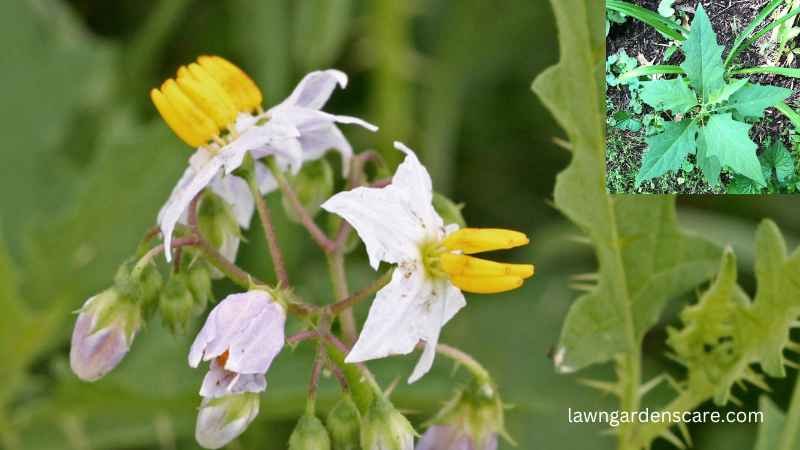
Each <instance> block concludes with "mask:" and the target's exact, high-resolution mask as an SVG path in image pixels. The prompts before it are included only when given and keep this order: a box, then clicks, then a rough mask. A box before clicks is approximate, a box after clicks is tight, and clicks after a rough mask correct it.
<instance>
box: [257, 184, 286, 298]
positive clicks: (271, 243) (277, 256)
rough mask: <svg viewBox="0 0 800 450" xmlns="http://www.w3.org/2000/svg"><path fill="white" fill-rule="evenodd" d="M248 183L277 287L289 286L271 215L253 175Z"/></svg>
mask: <svg viewBox="0 0 800 450" xmlns="http://www.w3.org/2000/svg"><path fill="white" fill-rule="evenodd" d="M249 178H250V179H249V180H248V185H249V186H250V193H251V194H252V195H253V199H254V200H255V203H256V210H257V211H258V218H259V220H260V221H261V228H262V229H263V230H264V238H265V239H266V241H267V248H268V250H269V254H270V256H271V257H272V265H273V266H274V268H275V277H276V278H277V279H278V287H288V286H289V275H288V273H287V272H286V264H285V262H284V258H283V252H282V251H281V247H280V244H278V237H277V236H276V235H275V226H274V225H273V223H272V215H271V214H270V212H269V207H268V206H267V202H266V200H264V196H262V195H261V192H260V191H259V189H258V185H257V184H256V180H255V178H254V177H252V176H251V177H249Z"/></svg>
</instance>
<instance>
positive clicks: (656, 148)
mask: <svg viewBox="0 0 800 450" xmlns="http://www.w3.org/2000/svg"><path fill="white" fill-rule="evenodd" d="M698 132H699V127H698V126H697V122H695V121H693V120H688V119H687V120H683V121H681V122H669V123H666V124H665V125H664V132H663V133H661V134H657V135H655V136H651V137H649V138H647V152H646V153H645V154H644V160H643V161H642V168H641V169H639V173H638V174H637V175H636V185H637V186H638V185H639V184H640V183H641V182H642V181H644V180H649V179H651V178H655V177H659V176H661V175H664V174H665V173H667V172H669V171H675V172H677V171H678V170H679V169H680V168H681V167H682V166H683V162H684V161H685V160H686V157H687V156H689V154H690V153H695V151H696V149H697V147H696V145H695V140H696V137H697V133H698Z"/></svg>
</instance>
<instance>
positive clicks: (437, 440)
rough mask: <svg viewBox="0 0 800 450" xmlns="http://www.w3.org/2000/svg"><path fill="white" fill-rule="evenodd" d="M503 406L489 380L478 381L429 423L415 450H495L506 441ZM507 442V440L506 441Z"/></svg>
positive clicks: (462, 390) (460, 392)
mask: <svg viewBox="0 0 800 450" xmlns="http://www.w3.org/2000/svg"><path fill="white" fill-rule="evenodd" d="M504 422H505V416H504V406H503V402H502V401H501V400H500V396H499V394H498V393H497V388H496V387H495V386H494V383H492V381H491V380H488V379H481V380H477V379H476V380H473V382H472V383H471V384H470V385H469V386H467V387H465V388H462V389H459V390H458V391H457V392H456V395H455V396H454V398H453V399H452V400H451V401H450V402H448V403H447V405H445V407H444V408H443V409H442V411H441V412H439V414H438V415H437V416H436V417H435V418H434V419H433V420H431V423H433V425H432V426H431V427H430V428H428V430H427V431H426V432H425V434H424V435H423V436H422V439H420V441H419V442H418V443H417V447H416V450H497V442H498V437H499V436H504V437H506V438H507V439H509V438H508V434H507V433H506V431H505V425H504ZM509 440H510V439H509Z"/></svg>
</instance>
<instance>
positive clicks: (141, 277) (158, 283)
mask: <svg viewBox="0 0 800 450" xmlns="http://www.w3.org/2000/svg"><path fill="white" fill-rule="evenodd" d="M137 261H138V259H137V258H131V259H129V260H127V261H125V262H124V263H123V264H122V265H121V266H120V267H119V269H117V273H116V274H115V275H114V289H115V290H116V291H117V292H118V293H119V295H120V296H121V297H125V298H128V299H130V300H131V301H133V302H134V303H138V304H139V305H140V306H141V308H142V313H143V315H144V317H150V316H151V315H152V314H153V312H155V309H156V308H157V307H158V295H159V292H160V291H161V288H162V287H163V284H164V280H163V278H162V277H161V272H159V271H158V268H157V267H156V266H155V265H154V264H146V265H144V266H142V267H140V268H139V269H136V270H135V269H134V267H136V263H137Z"/></svg>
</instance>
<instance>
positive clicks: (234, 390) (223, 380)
mask: <svg viewBox="0 0 800 450" xmlns="http://www.w3.org/2000/svg"><path fill="white" fill-rule="evenodd" d="M265 389H267V380H266V378H265V377H264V374H261V373H250V374H239V373H236V372H229V371H227V370H225V369H224V368H223V367H222V366H220V365H219V363H217V361H216V360H214V361H212V362H211V365H210V367H209V369H208V373H207V374H206V376H205V378H203V385H202V386H201V387H200V395H202V396H203V397H210V398H216V397H222V396H224V395H233V394H241V393H243V392H255V393H258V392H264V390H265Z"/></svg>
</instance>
